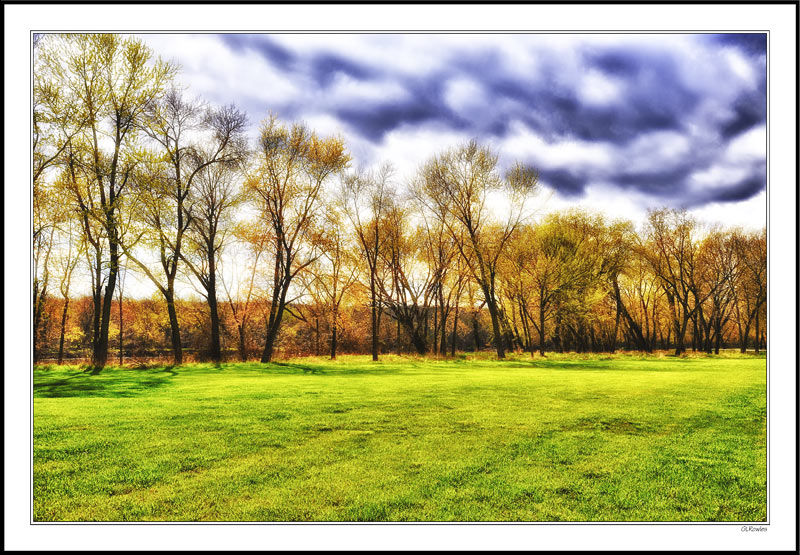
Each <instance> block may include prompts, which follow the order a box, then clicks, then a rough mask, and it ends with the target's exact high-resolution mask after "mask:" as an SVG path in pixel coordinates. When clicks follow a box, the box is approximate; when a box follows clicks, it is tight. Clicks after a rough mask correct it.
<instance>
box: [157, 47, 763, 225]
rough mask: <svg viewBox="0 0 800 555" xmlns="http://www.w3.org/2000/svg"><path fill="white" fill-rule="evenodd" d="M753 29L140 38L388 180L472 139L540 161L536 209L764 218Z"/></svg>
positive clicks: (199, 85) (212, 87) (200, 80)
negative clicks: (330, 138)
mask: <svg viewBox="0 0 800 555" xmlns="http://www.w3.org/2000/svg"><path fill="white" fill-rule="evenodd" d="M765 37H766V35H763V34H738V35H709V34H692V35H686V34H627V35H623V34H582V35H581V34H478V35H475V34H470V35H467V34H445V35H442V34H394V35H386V34H271V35H266V34H262V35H248V34H225V35H212V34H206V35H192V34H182V35H144V36H143V38H144V39H145V41H146V42H147V44H149V45H150V46H151V47H152V48H153V49H154V50H155V51H156V52H157V53H158V54H159V55H161V56H162V57H164V58H167V59H173V60H175V61H176V62H178V63H179V64H180V65H181V67H182V71H181V76H180V80H181V81H182V82H183V83H184V84H185V85H188V87H189V91H190V92H191V93H193V94H196V95H199V96H202V97H203V98H205V99H206V100H208V101H210V102H213V103H217V104H219V103H230V102H233V103H235V104H237V105H238V106H239V107H240V108H243V109H244V110H246V111H247V112H248V114H249V116H250V120H251V127H252V134H253V136H254V137H255V134H256V130H257V127H258V124H259V122H260V121H261V120H262V119H263V118H264V117H265V116H266V115H267V113H268V111H270V110H272V111H273V112H276V113H277V114H278V116H279V117H280V118H282V119H284V120H287V121H296V120H303V121H305V122H307V123H308V124H309V125H310V126H311V127H312V128H313V129H315V130H316V131H318V132H321V133H323V134H328V133H341V134H342V135H343V136H344V137H345V139H346V141H347V144H348V147H349V149H350V151H351V152H352V154H353V157H354V160H355V163H356V164H357V165H360V166H370V165H373V164H379V163H381V162H383V161H391V162H392V163H393V164H394V165H395V167H396V168H397V170H398V180H399V181H401V182H402V181H403V180H405V179H407V178H409V177H410V176H411V175H413V173H414V172H415V170H416V169H417V167H418V166H419V165H420V164H421V163H422V162H424V161H425V160H426V159H427V158H428V157H429V156H430V155H431V154H433V153H436V152H439V151H441V150H442V149H444V148H447V147H450V146H454V145H457V144H459V143H461V142H464V141H466V140H469V139H471V138H477V139H478V140H479V141H481V142H482V143H484V144H488V145H490V146H492V147H493V148H494V149H495V150H496V151H497V152H498V153H499V155H500V164H501V166H507V165H509V164H510V163H512V162H513V161H515V160H520V161H522V162H524V163H526V164H529V165H531V166H533V167H535V168H537V169H538V170H539V173H540V181H541V183H542V185H543V194H542V195H541V202H542V203H543V206H544V210H545V211H549V210H554V209H559V208H563V207H565V206H569V205H580V206H585V207H590V208H594V209H597V210H601V211H604V212H606V213H608V214H609V215H611V216H615V217H616V216H623V217H628V218H631V219H634V220H638V221H641V219H642V217H643V216H644V214H645V212H646V209H647V208H648V207H656V206H663V205H668V206H675V207H687V208H689V209H691V210H692V211H693V212H694V213H696V214H697V215H698V216H699V217H701V218H703V219H704V220H707V221H712V222H714V221H719V222H722V223H726V224H728V225H732V224H737V225H745V226H748V227H761V226H762V225H764V224H765V221H766V38H765Z"/></svg>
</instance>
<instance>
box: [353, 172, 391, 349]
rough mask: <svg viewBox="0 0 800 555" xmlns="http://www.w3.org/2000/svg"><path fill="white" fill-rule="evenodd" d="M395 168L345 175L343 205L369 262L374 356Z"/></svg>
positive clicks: (366, 260) (377, 340)
mask: <svg viewBox="0 0 800 555" xmlns="http://www.w3.org/2000/svg"><path fill="white" fill-rule="evenodd" d="M393 174H394V170H393V169H392V166H391V165H389V164H384V165H382V166H381V167H380V169H379V170H378V171H377V172H356V173H352V174H349V175H347V176H345V177H344V178H343V179H342V190H341V195H342V205H343V206H344V208H345V213H346V214H347V217H348V218H349V219H350V223H351V224H352V225H353V229H354V231H355V235H356V238H357V239H358V245H359V248H360V250H361V254H362V257H363V260H364V262H365V263H366V265H367V279H368V281H369V296H370V334H371V339H372V360H373V361H377V360H378V355H379V352H378V351H379V345H380V344H379V338H378V334H379V328H380V326H379V321H380V318H379V311H380V306H379V303H380V279H379V277H378V274H379V271H380V268H379V267H378V263H379V261H380V252H381V249H382V248H383V245H384V243H385V241H386V238H385V237H384V235H383V234H382V229H381V222H382V221H383V220H384V217H385V215H386V213H387V211H388V210H389V208H390V207H391V206H392V204H393V202H394V194H393V190H392V181H391V180H392V176H393Z"/></svg>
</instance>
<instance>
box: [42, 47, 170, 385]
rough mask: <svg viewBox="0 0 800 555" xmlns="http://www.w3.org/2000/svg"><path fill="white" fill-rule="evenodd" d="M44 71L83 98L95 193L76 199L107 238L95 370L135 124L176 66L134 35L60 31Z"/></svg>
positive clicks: (86, 156) (103, 348)
mask: <svg viewBox="0 0 800 555" xmlns="http://www.w3.org/2000/svg"><path fill="white" fill-rule="evenodd" d="M45 47H46V48H48V54H47V56H44V57H43V59H44V60H46V61H47V64H48V71H50V72H53V73H54V74H55V75H57V76H58V77H59V82H60V83H61V84H62V86H63V87H64V90H65V91H68V93H69V94H70V95H71V97H73V98H74V99H76V102H77V103H78V105H79V106H80V109H79V112H80V116H79V118H78V119H79V120H80V121H81V123H82V125H81V132H80V134H79V135H78V136H76V138H78V137H80V140H81V142H82V144H83V148H81V149H80V150H76V151H75V152H76V153H78V154H81V155H83V156H81V157H80V159H79V160H78V162H79V164H80V165H81V166H83V167H84V168H85V169H86V172H85V173H86V176H87V177H88V178H89V179H90V186H89V187H88V190H87V192H88V193H89V194H91V196H92V198H93V200H92V203H91V205H90V203H89V201H88V199H86V198H79V199H76V200H77V201H78V203H79V205H80V206H81V210H82V212H84V213H86V214H87V215H89V216H90V217H91V218H93V219H95V220H96V221H97V222H98V223H100V224H101V225H102V227H103V231H104V235H105V238H104V240H105V242H106V243H107V246H108V250H107V253H108V260H107V266H106V268H107V273H106V276H105V290H104V292H103V295H102V307H101V313H100V325H99V333H98V337H97V342H96V344H95V346H94V352H93V356H92V360H93V366H94V371H95V372H99V371H100V370H101V369H102V368H103V367H104V366H105V365H106V362H107V360H108V332H109V324H110V318H111V305H112V302H113V295H114V289H115V287H116V280H117V273H118V271H119V258H120V253H121V247H120V234H121V231H122V230H121V227H120V226H121V219H122V218H123V212H124V210H125V196H126V194H127V188H128V185H129V178H130V176H131V174H132V172H133V170H134V168H135V166H136V164H137V162H138V157H139V153H138V145H137V143H136V135H137V129H138V127H139V124H140V122H141V121H142V119H143V117H144V113H145V110H146V109H147V107H148V106H149V105H151V104H152V103H153V102H154V101H155V100H157V99H158V98H159V97H160V96H161V95H162V94H163V92H164V90H165V88H166V85H167V83H168V82H169V81H170V79H171V78H172V77H173V75H174V73H175V67H174V66H172V65H171V64H168V63H165V62H162V61H161V60H160V59H156V58H154V57H153V54H152V51H151V50H150V49H149V48H147V46H145V44H144V43H143V42H142V41H141V40H139V39H137V38H134V37H125V36H122V35H116V34H74V35H60V36H58V37H57V40H56V39H55V38H54V39H51V40H48V43H47V44H46V45H45Z"/></svg>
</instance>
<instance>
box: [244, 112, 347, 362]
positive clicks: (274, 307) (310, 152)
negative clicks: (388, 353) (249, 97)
mask: <svg viewBox="0 0 800 555" xmlns="http://www.w3.org/2000/svg"><path fill="white" fill-rule="evenodd" d="M349 161H350V156H349V155H348V154H347V153H346V151H345V148H344V142H343V141H342V140H341V139H340V138H338V137H331V138H320V137H318V136H317V135H316V134H314V133H313V132H311V131H310V130H309V129H308V128H307V127H306V126H305V125H302V124H294V125H292V126H291V127H286V126H284V125H282V124H281V123H279V122H278V120H277V118H275V116H273V115H270V117H269V118H268V119H266V120H265V121H264V123H263V124H262V127H261V135H260V138H259V143H258V151H257V166H256V168H254V169H253V170H252V171H251V172H250V175H249V176H248V178H247V181H246V188H247V190H248V191H249V192H250V194H251V195H252V198H253V199H254V200H255V202H256V206H257V208H258V210H259V212H260V214H261V216H262V218H263V219H264V221H265V223H266V225H267V226H269V227H270V231H271V234H272V238H273V240H274V249H275V250H274V252H275V259H274V268H273V270H274V271H273V279H272V295H271V303H270V309H269V315H268V317H267V322H266V335H267V337H266V342H265V344H264V352H263V354H262V356H261V362H270V361H271V360H272V356H273V351H274V346H275V340H276V338H277V336H278V331H279V330H280V325H281V320H282V318H283V313H284V311H287V310H289V311H290V310H291V306H290V305H291V303H292V301H293V300H294V299H292V298H289V296H288V294H289V289H290V287H291V285H292V281H293V280H294V278H295V277H296V276H297V274H298V272H300V271H302V270H303V269H304V268H305V267H307V266H308V265H309V264H311V263H312V262H313V261H314V260H315V259H316V256H317V255H316V254H315V253H314V252H312V251H313V248H312V246H311V245H309V242H308V239H309V237H308V235H309V231H310V229H311V223H312V219H313V218H314V210H315V209H316V208H317V205H318V199H319V195H320V190H321V188H322V184H323V183H324V182H325V181H326V180H327V179H328V178H329V177H330V176H332V175H333V174H335V173H337V172H340V171H342V170H344V169H345V168H346V167H347V164H348V163H349Z"/></svg>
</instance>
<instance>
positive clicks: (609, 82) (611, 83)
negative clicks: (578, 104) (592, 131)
mask: <svg viewBox="0 0 800 555" xmlns="http://www.w3.org/2000/svg"><path fill="white" fill-rule="evenodd" d="M622 89H623V85H622V83H621V82H620V81H619V80H617V79H612V78H610V77H608V76H607V75H604V74H603V73H600V72H599V71H597V70H594V69H592V70H590V71H588V72H586V73H585V74H584V75H583V77H582V78H581V80H580V85H579V86H578V96H579V97H580V98H581V100H583V101H584V102H585V103H586V104H590V105H595V106H606V105H609V104H614V103H616V102H618V101H619V95H620V92H621V91H622Z"/></svg>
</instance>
